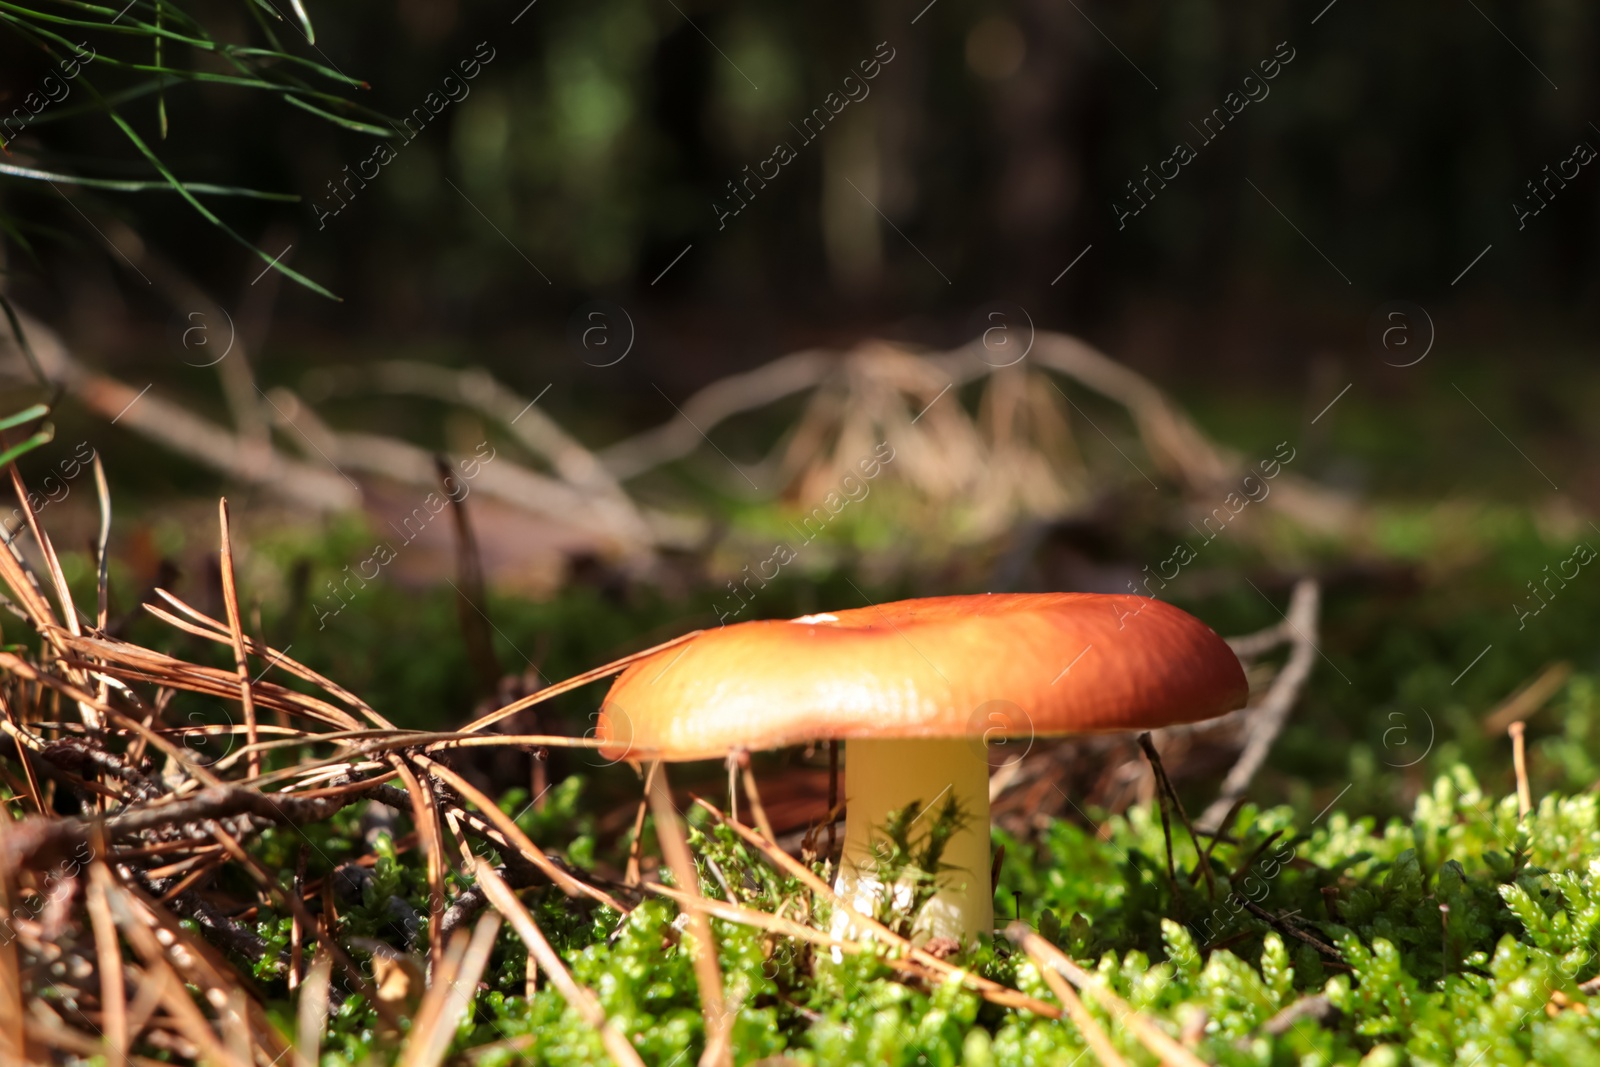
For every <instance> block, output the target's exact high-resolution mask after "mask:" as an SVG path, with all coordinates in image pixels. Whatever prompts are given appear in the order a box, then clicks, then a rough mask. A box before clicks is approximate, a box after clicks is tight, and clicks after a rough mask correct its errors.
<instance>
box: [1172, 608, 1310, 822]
mask: <svg viewBox="0 0 1600 1067" xmlns="http://www.w3.org/2000/svg"><path fill="white" fill-rule="evenodd" d="M1320 603H1321V591H1320V589H1319V587H1318V585H1317V582H1316V580H1315V579H1313V578H1302V579H1300V580H1299V581H1298V582H1296V583H1295V586H1294V592H1293V593H1291V594H1290V595H1289V611H1288V612H1287V614H1285V616H1284V621H1283V626H1284V629H1285V632H1286V633H1287V634H1288V635H1290V637H1289V640H1290V642H1291V646H1292V647H1291V649H1290V652H1289V659H1288V661H1287V662H1286V663H1285V664H1284V665H1283V669H1282V670H1281V671H1279V672H1278V676H1277V677H1276V678H1274V679H1273V681H1272V687H1271V688H1270V689H1268V690H1267V695H1266V696H1265V697H1263V698H1262V700H1261V703H1259V704H1257V705H1256V706H1255V707H1253V708H1251V709H1250V714H1249V719H1248V720H1247V721H1248V723H1249V726H1248V729H1249V740H1248V741H1246V742H1245V746H1244V750H1243V751H1242V752H1240V753H1239V759H1238V761H1237V762H1235V763H1234V765H1233V769H1232V770H1230V771H1229V772H1228V776H1227V777H1226V778H1224V779H1223V780H1222V789H1221V791H1220V792H1219V793H1218V794H1217V799H1216V800H1213V801H1212V802H1211V805H1210V806H1209V807H1207V808H1206V810H1205V812H1204V813H1203V814H1201V816H1200V818H1199V819H1198V820H1196V822H1195V825H1196V826H1197V827H1198V828H1199V829H1200V830H1202V831H1204V832H1206V833H1215V832H1216V831H1218V830H1220V829H1221V828H1222V827H1221V822H1222V818H1223V816H1225V815H1226V814H1227V813H1228V809H1229V808H1231V807H1233V804H1234V801H1236V800H1238V799H1239V798H1240V797H1241V796H1243V795H1244V792H1245V790H1247V789H1249V788H1250V783H1251V782H1252V781H1254V780H1255V776H1256V772H1257V771H1259V770H1260V769H1261V767H1262V764H1264V763H1266V761H1267V753H1269V752H1270V751H1272V743H1273V742H1274V741H1276V740H1277V739H1278V733H1279V731H1281V730H1282V729H1283V724H1284V722H1285V721H1287V719H1288V717H1289V711H1290V709H1292V708H1293V707H1294V704H1295V701H1296V700H1298V699H1299V698H1300V690H1301V689H1302V688H1304V686H1305V684H1306V680H1307V679H1308V678H1310V677H1311V668H1312V666H1313V665H1314V664H1315V662H1316V656H1317V634H1318V628H1317V614H1318V606H1319V604H1320Z"/></svg>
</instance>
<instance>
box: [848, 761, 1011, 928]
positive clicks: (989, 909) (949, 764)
mask: <svg viewBox="0 0 1600 1067" xmlns="http://www.w3.org/2000/svg"><path fill="white" fill-rule="evenodd" d="M844 795H845V805H846V808H845V811H846V815H845V830H844V855H843V856H842V857H841V859H840V862H839V877H838V879H837V881H835V883H834V889H835V891H836V892H838V893H839V895H840V896H841V897H843V898H844V899H845V900H846V901H847V902H848V903H849V904H850V906H851V907H853V908H855V909H856V910H857V911H859V912H862V913H863V914H866V915H869V916H870V915H873V914H874V913H875V912H876V911H877V910H878V905H879V903H880V901H882V900H883V899H885V897H886V895H888V894H893V899H894V900H895V901H896V903H897V904H899V905H901V906H902V907H903V906H905V905H906V904H908V903H909V901H910V900H911V893H912V883H911V879H910V878H907V877H902V878H900V879H899V880H898V881H897V882H896V883H895V884H894V885H893V886H888V887H886V886H885V885H884V884H883V883H882V882H881V881H880V880H879V879H878V877H877V873H876V872H877V864H876V862H875V861H874V859H873V852H872V842H873V840H874V839H875V838H876V839H878V840H880V841H881V840H882V839H883V829H884V825H885V824H886V823H887V822H888V820H889V816H890V813H891V812H893V811H895V810H897V809H900V808H904V807H905V806H906V805H907V804H911V803H913V802H915V803H917V804H918V807H919V810H920V814H919V815H918V816H917V819H916V821H915V822H914V823H913V824H912V826H911V831H910V835H909V836H910V840H911V843H912V844H913V845H914V846H915V845H916V844H917V842H919V841H920V840H922V839H923V838H924V837H925V835H926V834H927V832H928V830H929V829H931V827H932V825H933V822H934V820H935V819H937V818H938V815H939V812H940V811H941V810H942V809H943V808H944V806H945V803H946V801H947V800H948V799H949V798H950V797H951V796H954V797H955V799H956V803H957V804H958V805H959V806H960V810H961V814H962V815H963V817H964V819H965V822H964V825H963V826H962V827H961V828H960V829H958V830H957V831H956V832H955V834H954V835H952V836H951V838H950V840H949V842H948V843H947V844H946V845H945V849H944V855H943V856H942V857H941V860H940V866H941V867H943V868H948V869H946V870H943V871H941V872H940V873H939V874H938V875H937V881H936V885H937V886H938V887H939V888H938V891H937V892H936V893H935V894H934V897H933V899H932V900H931V901H929V902H928V904H927V905H926V906H925V907H924V908H923V909H922V911H921V912H920V913H919V914H918V916H917V920H916V924H915V925H914V926H913V928H912V931H911V933H912V939H913V940H914V941H916V942H918V943H919V944H920V943H922V942H925V941H927V940H928V939H930V938H935V937H948V938H952V939H954V940H955V941H956V942H958V943H959V944H961V945H962V946H963V947H966V946H970V945H971V944H972V943H973V941H974V940H975V939H976V937H977V935H978V934H980V933H985V934H987V933H991V932H992V931H993V929H994V893H993V890H992V888H991V886H990V884H989V865H990V858H989V761H988V757H987V754H986V752H985V749H984V743H983V741H982V740H981V739H977V738H916V739H898V740H863V739H856V740H852V741H849V742H847V743H846V745H845V769H844ZM841 919H842V917H840V918H836V919H835V922H834V926H835V928H836V930H838V931H840V932H843V931H845V930H847V929H848V928H849V925H850V924H849V922H848V920H847V919H843V921H841Z"/></svg>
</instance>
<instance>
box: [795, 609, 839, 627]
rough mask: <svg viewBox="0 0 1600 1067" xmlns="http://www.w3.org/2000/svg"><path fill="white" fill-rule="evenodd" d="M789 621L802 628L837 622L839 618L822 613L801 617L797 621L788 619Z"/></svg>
mask: <svg viewBox="0 0 1600 1067" xmlns="http://www.w3.org/2000/svg"><path fill="white" fill-rule="evenodd" d="M789 621H790V622H797V623H800V624H801V625H802V626H815V625H817V623H819V622H838V621H839V616H837V615H829V614H828V613H827V612H825V611H824V612H822V613H821V614H820V615H802V616H800V617H799V618H798V619H790V620H789Z"/></svg>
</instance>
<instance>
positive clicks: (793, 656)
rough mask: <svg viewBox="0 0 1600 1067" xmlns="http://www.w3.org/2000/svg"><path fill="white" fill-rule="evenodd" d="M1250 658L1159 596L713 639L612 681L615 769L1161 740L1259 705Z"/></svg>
mask: <svg viewBox="0 0 1600 1067" xmlns="http://www.w3.org/2000/svg"><path fill="white" fill-rule="evenodd" d="M1246 695H1247V686H1246V683H1245V678H1244V671H1243V670H1242V669H1241V667H1240V666H1239V660H1238V658H1237V657H1236V656H1235V655H1234V654H1233V651H1232V650H1231V649H1230V648H1229V647H1228V646H1227V644H1226V642H1224V641H1223V640H1222V638H1220V637H1218V636H1217V635H1216V633H1214V632H1213V631H1212V630H1211V629H1210V627H1208V626H1206V625H1205V624H1204V623H1202V622H1201V621H1200V620H1199V619H1196V618H1195V617H1194V616H1192V615H1190V614H1188V613H1187V612H1184V611H1181V610H1179V609H1178V608H1175V607H1173V606H1172V605H1170V604H1168V603H1166V602H1164V601H1161V600H1155V599H1153V598H1149V597H1140V596H1128V595H1108V594H1101V593H990V594H984V595H977V596H948V597H928V598H925V599H919V600H902V601H898V602H895V603H889V604H880V605H876V606H873V607H866V608H854V609H850V610H847V611H838V612H833V613H829V614H821V615H808V616H805V617H804V618H800V619H792V620H774V621H766V622H747V623H739V624H737V625H734V626H726V627H722V628H720V629H717V630H708V631H706V632H705V633H702V634H699V635H697V636H695V637H693V638H691V639H690V640H689V641H687V642H685V643H683V644H680V645H675V646H672V647H669V648H666V649H663V650H662V651H661V652H658V653H656V654H655V655H653V656H650V657H649V658H647V659H643V660H640V661H638V662H637V663H634V664H633V665H632V666H630V667H629V668H628V669H627V670H626V671H624V672H623V673H622V675H621V676H620V677H619V678H618V679H617V680H616V682H615V683H613V685H612V687H611V691H610V692H609V693H608V694H607V695H606V699H605V702H604V704H603V705H602V707H601V710H600V721H599V724H598V726H597V728H596V731H595V733H596V737H597V738H598V739H599V740H600V741H601V742H602V748H601V751H602V753H603V754H604V755H605V756H607V757H608V758H611V759H622V758H639V759H667V760H691V759H709V758H713V757H717V756H721V755H724V754H726V753H727V752H729V751H730V750H732V749H735V748H747V749H767V748H779V747H782V746H785V745H794V744H801V743H804V742H807V741H814V740H822V739H830V738H832V739H847V738H852V737H879V738H896V737H899V738H917V737H961V736H978V737H985V736H986V737H996V736H1011V735H1019V734H1020V735H1028V736H1034V735H1037V736H1048V735H1061V734H1080V733H1099V732H1106V731H1118V730H1149V729H1156V728H1159V727H1162V726H1171V725H1174V724H1177V723H1186V722H1197V721H1199V720H1201V719H1209V718H1213V717H1215V716H1217V715H1221V714H1223V713H1224V712H1228V711H1232V710H1233V709H1235V708H1238V707H1241V706H1242V705H1243V704H1244V701H1245V697H1246Z"/></svg>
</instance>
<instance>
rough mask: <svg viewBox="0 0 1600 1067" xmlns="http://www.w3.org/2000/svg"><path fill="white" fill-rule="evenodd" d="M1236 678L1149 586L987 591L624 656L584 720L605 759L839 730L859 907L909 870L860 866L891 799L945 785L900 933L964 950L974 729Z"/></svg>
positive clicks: (869, 906)
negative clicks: (1138, 589)
mask: <svg viewBox="0 0 1600 1067" xmlns="http://www.w3.org/2000/svg"><path fill="white" fill-rule="evenodd" d="M1246 693H1247V687H1246V683H1245V678H1244V672H1243V670H1242V669H1241V668H1240V666H1239V661H1238V659H1237V658H1236V657H1235V656H1234V654H1233V652H1232V651H1231V650H1230V649H1229V648H1228V646H1227V644H1226V643H1225V642H1223V640H1222V638H1220V637H1218V636H1217V635H1216V634H1215V633H1214V632H1213V631H1212V630H1211V629H1210V628H1209V627H1207V626H1206V625H1205V624H1204V623H1202V622H1200V621H1199V620H1198V619H1196V618H1194V616H1192V615H1189V614H1187V613H1186V612H1183V611H1181V610H1179V609H1178V608H1175V607H1172V606H1171V605H1170V604H1167V603H1165V602H1164V601H1160V600H1155V599H1153V598H1148V597H1140V596H1129V595H1107V594H1098V593H990V594H985V595H976V596H947V597H930V598H926V599H918V600H903V601H899V602H896V603H888V604H881V605H876V606H872V607H866V608H854V609H850V610H846V611H838V612H832V613H826V614H818V615H806V616H804V617H802V618H798V619H791V620H787V621H782V620H774V621H763V622H747V623H739V624H737V625H733V626H726V627H723V628H721V629H717V630H708V631H706V632H704V633H701V634H699V635H697V636H695V637H693V638H691V639H690V640H689V641H687V642H685V643H683V644H680V645H676V646H673V647H669V648H666V649H663V650H662V651H660V652H658V653H656V654H655V655H653V656H650V657H647V658H645V659H643V660H640V661H638V662H636V663H634V664H632V665H631V666H630V667H629V668H628V669H627V670H626V671H624V672H623V673H622V675H621V676H620V677H619V678H618V679H617V680H616V682H615V683H614V684H613V685H612V687H611V691H610V692H609V693H608V694H607V695H606V699H605V701H604V703H603V705H602V707H601V711H600V717H599V722H598V725H597V727H596V731H595V733H596V736H597V738H598V739H599V740H600V741H601V743H602V745H601V751H602V753H603V754H605V755H606V756H608V757H610V758H613V759H625V758H632V759H662V760H673V761H678V760H698V759H711V758H715V757H723V756H726V755H727V754H728V753H730V752H732V751H734V750H738V749H752V750H754V749H770V748H779V747H783V746H787V745H795V744H801V743H805V742H810V741H817V740H824V739H826V740H834V739H842V740H844V741H845V742H846V745H845V805H846V807H845V811H846V816H845V842H844V852H843V855H842V856H841V860H840V866H839V873H838V880H837V882H836V886H835V887H836V889H837V891H838V892H839V894H840V896H841V897H842V898H843V899H844V900H846V901H847V902H849V903H850V904H851V906H852V907H853V908H855V909H856V910H857V911H861V912H863V913H867V914H871V913H873V912H875V911H876V910H877V907H876V906H877V904H878V903H879V902H880V901H881V900H882V899H883V895H884V893H885V892H886V891H887V892H889V893H892V894H893V895H894V899H895V900H896V901H897V902H904V901H907V900H909V899H911V887H910V884H909V882H908V881H907V876H904V875H903V876H902V877H901V879H900V880H899V881H897V882H896V884H895V885H893V886H889V887H886V886H884V885H882V884H881V883H880V882H879V880H878V878H877V874H876V872H877V871H878V870H879V867H878V863H877V861H876V860H875V857H874V851H873V846H874V839H875V838H879V839H881V837H882V835H883V831H884V827H885V824H886V822H887V820H888V819H889V818H890V816H891V813H893V812H895V811H897V810H904V809H905V808H906V806H907V805H909V804H912V803H915V804H916V805H917V806H918V808H919V809H920V811H919V814H918V815H917V816H916V818H917V819H918V820H920V819H921V818H922V817H923V816H924V815H925V814H926V813H927V812H928V811H929V810H930V809H933V808H934V806H935V805H936V804H938V805H939V806H940V808H941V809H942V808H943V807H944V805H945V804H946V803H947V801H946V799H945V798H946V797H953V798H954V799H955V802H956V804H957V806H958V809H959V811H960V812H961V815H962V816H963V818H961V819H960V820H958V822H957V828H956V831H955V833H954V834H953V835H952V836H951V837H950V838H949V840H948V841H947V843H946V845H945V848H944V851H943V854H942V857H941V861H940V864H939V866H940V868H941V871H940V872H937V873H936V872H926V874H934V875H935V876H936V877H937V879H938V888H937V891H936V892H935V893H934V895H933V896H932V898H931V899H930V900H929V901H928V902H927V903H926V904H925V905H924V906H923V908H922V910H921V912H920V913H919V915H918V918H917V925H916V927H915V929H914V931H913V933H914V934H915V936H916V937H918V938H919V939H923V938H946V937H948V938H954V939H955V940H956V941H957V942H958V943H960V944H963V945H966V944H970V943H971V941H972V939H973V937H974V936H975V935H976V934H978V933H985V934H987V933H990V932H991V931H992V928H993V924H994V894H993V889H992V887H991V885H990V873H989V869H990V851H989V762H988V757H987V752H986V745H987V743H988V742H989V741H990V740H992V739H998V738H1012V737H1022V738H1026V739H1029V740H1030V741H1031V739H1032V738H1033V737H1036V736H1060V735H1068V734H1086V733H1102V732H1112V731H1125V730H1148V729H1154V728H1158V727H1162V726H1170V725H1174V724H1177V723H1187V722H1196V721H1198V720H1201V719H1207V718H1212V717H1214V716H1217V715H1221V714H1223V713H1224V712H1228V711H1231V710H1233V709H1235V708H1238V707H1240V706H1242V705H1243V704H1244V701H1245V697H1246ZM932 822H933V820H932V819H930V820H929V824H931V823H932ZM923 832H924V833H925V832H926V831H923ZM836 925H837V923H836Z"/></svg>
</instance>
